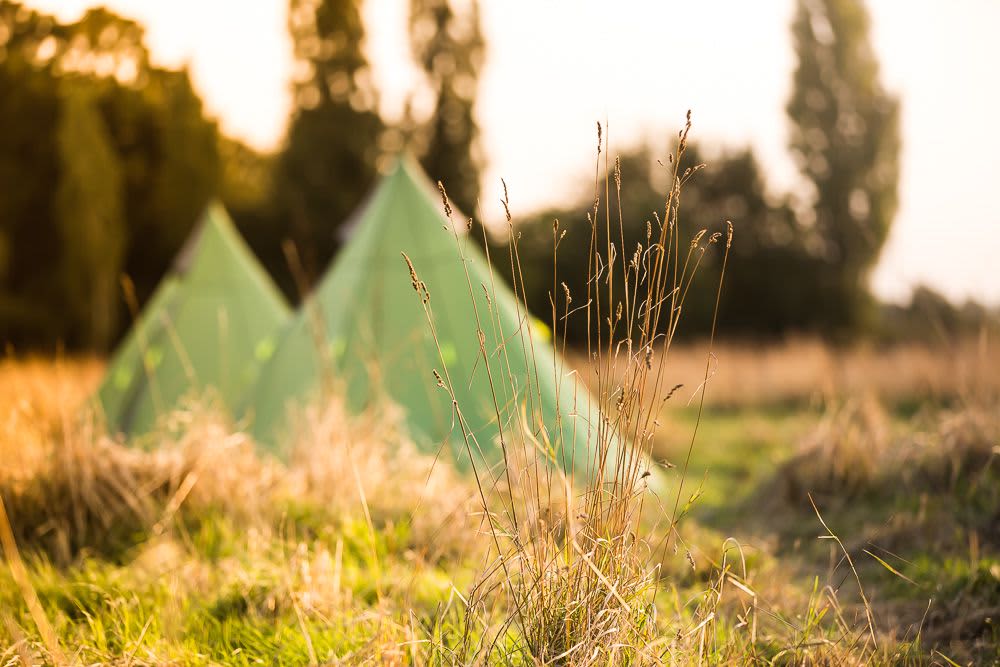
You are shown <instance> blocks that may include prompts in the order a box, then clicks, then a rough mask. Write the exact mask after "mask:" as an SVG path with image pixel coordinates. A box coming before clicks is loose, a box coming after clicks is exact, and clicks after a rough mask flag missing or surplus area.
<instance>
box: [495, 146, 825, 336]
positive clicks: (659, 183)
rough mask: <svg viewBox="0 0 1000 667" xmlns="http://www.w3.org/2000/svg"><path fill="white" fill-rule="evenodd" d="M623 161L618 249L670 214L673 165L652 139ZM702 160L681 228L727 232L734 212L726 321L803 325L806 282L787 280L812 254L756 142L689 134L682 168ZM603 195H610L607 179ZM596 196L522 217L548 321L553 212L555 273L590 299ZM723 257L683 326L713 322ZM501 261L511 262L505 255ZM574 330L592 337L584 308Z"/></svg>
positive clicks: (529, 275)
mask: <svg viewBox="0 0 1000 667" xmlns="http://www.w3.org/2000/svg"><path fill="white" fill-rule="evenodd" d="M618 162H619V165H620V174H621V212H622V217H621V229H620V231H619V229H618V207H619V203H618V198H617V196H616V194H615V185H614V180H612V181H611V194H610V197H611V218H612V221H613V222H612V227H613V230H612V234H611V241H612V242H613V243H614V244H615V247H616V252H621V253H623V254H624V255H626V256H630V254H631V253H632V252H634V250H635V249H636V247H637V245H638V244H642V245H643V247H647V246H648V242H647V240H646V231H647V227H646V223H647V221H649V222H650V224H651V225H652V228H653V229H655V228H656V225H657V224H658V223H657V222H656V218H655V217H654V212H655V213H657V214H658V215H659V218H660V219H662V218H663V209H664V200H665V196H666V192H667V188H668V187H669V182H670V175H669V171H668V169H667V168H664V167H663V166H661V165H659V164H658V163H657V161H656V160H655V159H654V154H653V151H652V149H650V148H649V147H648V146H643V145H640V146H637V147H635V148H632V149H630V150H628V151H626V152H625V153H623V154H621V155H620V156H618ZM703 163H707V164H706V167H705V168H704V169H701V170H699V171H698V173H697V174H695V175H694V176H693V177H692V178H690V179H689V180H688V181H687V183H686V185H685V186H684V188H683V191H682V194H681V199H680V213H679V217H678V220H679V225H680V233H681V235H682V236H683V237H684V238H686V239H690V238H691V237H693V236H694V235H695V234H696V233H697V232H698V231H699V230H701V229H707V230H709V233H711V232H716V231H721V232H725V231H726V227H725V221H726V220H732V221H733V225H734V227H735V240H734V242H733V246H732V249H731V251H730V255H729V261H728V265H727V278H726V286H725V288H724V289H723V291H722V297H721V299H722V301H721V304H720V326H722V327H723V328H724V330H725V331H726V332H727V333H729V334H740V335H748V336H761V337H764V336H773V335H779V334H782V333H785V332H786V331H789V330H794V329H801V328H804V323H805V322H807V321H808V317H809V305H810V302H809V292H808V289H807V285H808V283H807V282H806V281H803V280H789V276H790V275H795V276H802V275H807V274H806V273H805V271H806V264H807V263H808V261H809V257H808V254H807V253H806V251H805V249H804V248H803V246H802V242H801V233H800V231H799V229H798V224H797V222H796V220H795V217H794V215H793V214H792V212H791V210H790V208H789V206H788V205H787V204H786V203H785V202H780V201H779V202H771V201H770V200H769V198H768V196H767V192H766V187H765V182H764V177H763V173H762V172H761V169H760V166H759V164H758V162H757V160H756V158H755V156H754V155H753V153H752V151H751V150H750V149H744V150H740V151H734V152H728V153H722V154H719V155H716V156H714V157H707V156H706V154H705V151H704V149H702V148H701V147H700V146H699V145H697V144H694V143H690V144H688V147H687V151H686V153H685V158H684V165H685V166H684V168H685V169H686V168H688V167H691V168H694V167H695V166H696V165H699V164H703ZM601 197H602V199H603V198H604V195H603V185H602V194H601ZM592 205H593V195H592V194H586V193H581V196H580V197H579V199H578V201H577V204H576V205H575V206H573V207H570V208H567V209H563V210H551V211H547V212H544V213H542V214H540V215H538V216H533V217H532V218H530V219H528V220H524V221H519V222H518V229H519V230H520V231H521V232H522V233H523V240H522V241H521V242H520V244H519V247H520V254H521V259H522V263H523V264H524V266H526V267H528V270H527V271H526V275H525V282H526V286H525V287H526V288H525V292H526V298H527V301H528V306H529V308H530V309H531V310H532V311H533V312H534V313H535V314H536V315H537V316H538V317H540V318H542V319H543V320H544V321H546V322H547V321H549V320H550V319H551V310H550V301H549V293H550V292H551V291H552V289H553V274H552V271H553V258H552V246H553V236H552V234H553V232H552V221H553V220H554V219H558V220H559V221H560V230H561V231H560V233H562V231H565V234H566V235H565V237H563V238H562V240H561V241H560V242H559V249H558V253H557V254H556V258H555V259H556V266H555V270H556V272H557V280H556V282H565V283H566V285H567V287H569V289H570V291H571V293H572V294H573V295H574V297H573V299H574V303H578V302H581V301H585V297H584V296H583V295H585V294H586V293H587V285H586V281H587V275H588V274H587V258H588V252H589V245H590V239H591V232H590V226H589V224H588V223H587V221H586V215H587V212H588V211H589V210H590V209H591V207H592ZM603 216H604V212H603V209H602V213H601V214H600V215H599V218H601V222H600V225H599V226H600V229H603V228H604V226H605V223H604V222H603V220H604V217H603ZM622 236H623V237H624V239H622V238H621V237H622ZM618 248H621V249H622V250H621V251H619V250H618ZM497 250H498V251H501V249H499V248H498V249H497ZM501 256H502V255H501ZM720 259H721V254H720V253H718V252H709V253H706V255H705V257H704V259H703V261H702V263H701V266H700V268H699V270H698V275H697V277H696V279H695V281H694V283H693V284H692V287H691V290H690V293H689V294H688V296H687V298H686V299H685V302H684V317H683V318H682V324H681V330H680V335H682V336H683V335H688V334H704V333H707V331H708V329H709V327H710V326H711V322H712V310H713V307H714V304H715V297H716V288H717V286H718V277H719V270H720V268H721V267H720V266H719V260H720ZM500 268H501V269H506V268H507V267H505V266H503V264H502V263H501V264H500ZM508 278H512V276H508ZM621 298H624V294H622V295H621ZM567 335H568V337H569V339H570V340H571V341H573V342H582V341H585V340H586V336H587V323H586V320H585V318H583V317H578V318H575V319H572V318H571V319H570V320H569V321H568V328H567Z"/></svg>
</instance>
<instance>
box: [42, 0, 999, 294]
mask: <svg viewBox="0 0 1000 667" xmlns="http://www.w3.org/2000/svg"><path fill="white" fill-rule="evenodd" d="M95 1H96V0H95ZM28 2H29V4H30V5H32V6H34V7H37V8H39V9H42V10H45V11H51V12H54V13H56V14H58V15H59V16H60V17H62V18H64V19H72V18H76V17H77V16H79V15H80V13H81V12H82V11H83V9H84V8H85V7H87V6H88V5H91V4H94V2H91V1H88V0H28ZM481 3H482V16H483V22H484V30H485V32H486V36H487V40H488V48H489V52H488V60H487V66H486V70H485V72H484V73H483V80H482V88H481V95H480V98H479V101H478V116H479V121H480V125H481V127H482V130H483V144H484V148H485V150H486V153H487V156H488V158H489V168H488V170H487V171H486V174H485V182H484V207H485V209H486V214H487V216H490V215H496V216H499V215H500V210H499V207H496V206H491V205H490V202H495V201H497V200H498V198H499V179H500V177H501V176H502V177H504V178H505V179H506V180H507V183H508V185H509V186H510V191H511V203H512V206H513V208H514V209H515V210H516V211H519V212H527V211H529V210H530V209H532V208H536V207H538V206H541V205H544V204H548V203H553V202H557V201H559V200H560V199H563V200H564V199H565V197H566V196H567V194H571V193H575V192H578V191H580V190H581V189H582V188H585V187H586V186H587V185H588V183H589V182H590V179H591V178H592V176H589V175H588V174H589V173H590V172H591V169H592V165H593V158H594V143H595V138H594V122H595V121H596V120H601V121H604V120H606V119H607V120H609V121H610V135H611V140H612V151H614V147H615V145H616V144H617V145H618V146H620V147H622V148H624V147H625V146H626V145H628V144H629V143H632V142H635V141H636V140H638V139H639V138H641V137H650V138H653V139H655V140H657V141H658V143H659V145H662V146H665V145H666V138H667V137H668V136H670V134H671V133H672V132H673V131H675V130H676V129H677V128H678V126H679V124H680V122H681V121H682V119H683V117H684V113H685V111H686V110H687V109H688V108H691V109H693V110H694V121H695V128H694V136H695V138H696V139H698V140H702V141H703V142H711V143H715V144H718V145H723V144H724V145H729V146H734V147H737V146H742V145H745V144H747V143H750V144H752V145H753V146H754V148H755V149H757V151H758V156H759V158H760V159H761V160H762V161H763V162H764V164H765V165H766V170H767V171H768V173H769V176H770V177H771V182H772V184H773V185H774V187H775V189H776V190H781V189H785V188H788V187H791V186H792V185H793V184H794V183H795V178H796V176H795V171H794V169H793V167H792V165H791V161H790V159H789V157H788V155H787V153H786V150H785V144H786V136H787V135H786V132H787V128H786V123H785V116H784V104H785V100H786V99H787V97H788V94H789V86H790V80H791V71H792V67H793V64H794V58H793V53H792V48H791V43H790V39H789V36H788V25H789V22H790V20H791V16H792V11H793V7H794V2H793V0H769V1H768V2H746V0H701V1H700V2H678V1H677V0H664V1H662V2H646V1H641V0H622V1H620V2H616V3H614V6H613V8H609V3H606V2H601V1H600V0H481ZM105 4H106V5H107V6H109V7H110V8H112V9H113V10H115V11H118V12H120V13H122V14H125V15H127V16H131V17H133V18H135V19H138V20H139V21H140V22H142V23H144V24H145V25H146V26H147V35H148V42H149V45H150V47H151V49H152V51H153V54H154V58H155V59H156V60H157V61H158V62H160V63H163V64H166V65H172V66H175V65H180V64H183V63H185V62H186V63H189V64H190V66H191V68H192V71H193V76H194V80H195V84H196V86H197V87H198V89H199V91H200V92H201V94H202V95H203V98H204V99H205V101H206V104H207V106H208V108H209V110H210V111H211V112H212V113H213V114H215V115H216V116H217V117H218V118H219V119H220V121H221V123H222V126H223V128H224V129H225V131H227V132H228V133H230V134H233V135H236V136H238V137H241V138H243V139H245V140H247V141H248V142H250V143H251V144H253V145H255V146H257V147H260V148H274V147H276V146H278V145H279V144H280V142H281V138H282V135H283V132H284V128H285V123H286V119H287V116H288V111H289V105H290V100H289V94H288V79H289V74H290V71H291V68H292V59H291V45H290V43H289V39H288V36H287V33H286V29H285V9H286V6H287V0H249V1H248V0H211V1H210V2H206V1H205V0H171V2H163V1H162V0H105ZM868 4H869V8H870V11H871V13H872V19H873V29H874V34H873V41H874V44H875V48H876V51H877V53H878V55H879V57H880V60H881V63H882V74H883V80H884V81H885V82H886V84H887V85H888V87H889V88H890V89H891V90H893V91H895V92H897V93H899V94H900V96H901V97H902V102H903V133H904V134H903V160H902V167H903V168H902V180H901V184H900V195H901V204H900V209H899V214H898V217H897V219H896V223H895V226H894V228H893V231H892V235H891V237H890V239H889V242H888V245H887V247H886V248H885V250H884V252H883V256H882V259H881V261H880V263H879V266H878V269H877V271H876V273H875V276H874V285H875V288H876V290H877V291H878V292H879V293H880V294H881V295H883V296H884V297H887V298H895V299H899V298H904V297H905V296H906V295H907V294H908V293H909V289H910V287H912V286H913V285H914V284H915V283H918V282H926V283H929V284H932V285H934V286H936V287H937V288H938V289H940V290H941V291H943V292H945V293H946V294H948V295H949V296H951V297H954V298H965V297H968V296H972V297H975V298H979V299H985V300H987V301H990V302H993V303H998V302H1000V269H998V268H997V264H998V261H1000V205H998V204H997V203H996V201H995V200H996V192H997V190H998V189H1000V129H998V127H997V124H998V121H997V119H1000V75H998V74H997V65H998V64H1000V40H998V39H997V38H996V31H997V29H998V28H1000V2H997V1H996V0H952V1H951V2H947V3H944V2H940V1H938V0H911V1H909V2H899V1H898V0H869V3H868ZM406 7H407V0H367V4H366V10H365V11H366V17H367V19H368V39H369V44H368V47H369V51H370V58H371V60H372V63H373V69H374V74H375V78H376V81H377V83H378V84H379V87H380V88H381V90H382V94H383V100H382V102H383V105H384V110H385V112H386V113H387V114H388V115H390V117H391V116H392V114H394V113H398V112H399V110H400V109H401V108H402V104H403V100H404V99H405V98H406V97H407V96H408V95H409V94H410V92H411V91H412V90H413V89H414V87H415V81H416V78H415V71H414V69H413V66H412V65H411V64H409V62H408V58H409V52H408V45H407V42H406ZM709 166H711V165H709Z"/></svg>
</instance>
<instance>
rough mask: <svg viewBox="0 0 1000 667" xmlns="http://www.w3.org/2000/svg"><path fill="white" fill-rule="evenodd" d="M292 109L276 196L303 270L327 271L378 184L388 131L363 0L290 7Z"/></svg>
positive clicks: (297, 0) (305, 0) (305, 1)
mask: <svg viewBox="0 0 1000 667" xmlns="http://www.w3.org/2000/svg"><path fill="white" fill-rule="evenodd" d="M288 25H289V30H290V31H291V35H292V43H293V45H294V49H295V58H296V67H297V72H298V74H297V76H296V78H295V81H294V85H293V91H294V101H295V110H294V112H293V117H292V121H291V126H290V128H289V131H288V137H287V140H286V144H285V147H284V150H283V151H282V152H281V154H280V156H279V158H278V164H277V177H276V197H277V200H278V202H277V203H278V208H279V211H280V216H281V217H282V218H284V219H285V220H286V221H287V222H286V224H287V230H288V234H287V236H288V237H289V238H290V239H291V240H292V241H294V243H295V245H296V247H297V249H298V252H299V254H300V255H301V258H302V260H303V261H304V262H305V265H306V270H307V271H308V272H309V273H310V274H311V275H312V276H315V275H317V274H318V273H319V272H320V271H322V270H323V269H324V268H326V265H327V263H328V262H329V261H330V259H331V258H332V256H333V253H334V251H335V250H336V248H337V246H338V245H339V243H338V235H337V228H338V227H339V226H340V225H341V224H342V223H343V222H344V221H345V220H347V219H348V217H349V216H350V214H351V213H352V212H353V211H354V209H355V208H357V206H358V204H359V203H360V202H361V200H362V198H363V197H364V195H365V193H367V192H368V191H369V190H370V189H371V187H372V185H373V183H374V181H375V174H376V167H377V160H378V157H379V146H380V140H381V136H382V133H383V130H384V125H383V122H382V119H381V117H380V116H379V113H378V99H377V96H376V94H375V88H374V86H373V84H372V82H371V78H370V72H369V69H368V62H367V59H366V57H365V53H364V50H363V45H364V36H365V29H364V24H363V23H362V20H361V11H360V2H359V0H291V4H290V7H289V20H288Z"/></svg>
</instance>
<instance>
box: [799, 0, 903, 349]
mask: <svg viewBox="0 0 1000 667" xmlns="http://www.w3.org/2000/svg"><path fill="white" fill-rule="evenodd" d="M792 39H793V42H794V45H795V53H796V56H797V57H798V68H797V69H796V70H795V74H794V77H793V88H792V97H791V99H790V100H789V102H788V107H787V110H788V118H789V120H790V121H791V130H792V132H791V149H792V155H793V157H794V158H795V160H796V163H797V164H798V166H799V169H800V170H801V172H802V175H803V176H804V177H805V179H806V180H807V182H808V183H807V184H808V186H809V187H808V189H807V193H808V194H807V197H808V199H807V201H806V202H805V204H806V206H805V208H804V209H803V210H802V211H801V212H800V215H801V217H802V218H803V220H804V221H805V223H806V224H805V225H804V227H805V232H806V233H807V234H808V236H809V239H808V241H809V246H810V249H811V250H812V251H813V254H814V256H815V257H816V259H817V266H816V270H815V274H816V276H817V278H818V280H817V284H816V285H815V291H814V294H815V297H816V299H817V300H818V301H819V302H820V303H822V308H819V309H817V312H816V313H814V314H813V316H812V317H811V318H810V323H811V324H813V325H814V326H816V327H821V328H823V329H824V330H827V331H831V332H835V333H841V332H851V331H858V330H863V329H864V328H866V327H870V326H871V325H872V323H873V322H872V318H873V316H874V308H873V306H874V300H873V299H872V297H871V294H870V293H869V289H868V278H869V274H870V272H871V270H872V269H873V268H874V266H875V262H876V261H877V260H878V257H879V253H880V251H881V250H882V246H883V245H884V244H885V240H886V238H887V237H888V235H889V228H890V227H891V225H892V220H893V217H894V216H895V213H896V200H897V197H896V190H897V183H898V180H899V150H900V137H899V101H898V99H897V98H896V97H895V96H893V95H890V94H888V93H887V92H886V91H885V89H884V88H883V87H882V84H881V83H880V81H879V66H878V61H877V60H876V58H875V54H874V52H873V51H872V47H871V42H870V39H869V18H868V12H867V10H866V9H865V6H864V4H863V3H862V2H861V0H799V2H798V8H797V11H796V15H795V19H794V21H793V23H792Z"/></svg>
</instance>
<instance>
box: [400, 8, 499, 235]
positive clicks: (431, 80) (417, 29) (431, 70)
mask: <svg viewBox="0 0 1000 667" xmlns="http://www.w3.org/2000/svg"><path fill="white" fill-rule="evenodd" d="M410 35H411V40H412V43H411V46H412V49H413V53H414V56H415V57H416V59H417V61H418V62H419V63H420V66H421V68H422V69H423V70H424V73H425V75H426V77H427V82H428V85H429V87H430V88H431V89H432V90H433V92H434V112H433V115H432V116H431V117H430V119H428V121H427V122H426V123H425V124H424V125H423V126H422V127H421V128H419V135H421V136H420V137H419V139H418V141H417V144H418V145H417V147H416V148H417V151H418V153H419V155H420V162H421V165H422V166H423V168H424V170H425V171H426V172H427V173H428V174H429V175H430V177H431V178H432V179H434V180H439V181H441V182H442V183H444V185H445V188H446V189H447V191H448V196H449V198H450V199H451V200H452V201H453V202H454V203H455V204H456V205H457V207H458V209H459V210H461V211H462V212H463V213H465V214H466V215H470V216H475V215H476V213H477V212H476V204H477V202H478V200H479V172H480V169H481V167H482V159H481V157H480V155H479V147H478V137H479V127H478V125H477V124H476V119H475V99H476V91H477V88H478V84H479V70H480V68H481V67H482V63H483V55H484V42H483V35H482V31H481V29H480V21H479V3H478V2H477V1H476V0H473V2H472V3H471V6H470V7H469V9H468V11H467V12H465V13H464V14H463V15H459V14H456V13H455V11H454V10H453V9H452V6H451V4H450V1H449V0H411V2H410Z"/></svg>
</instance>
